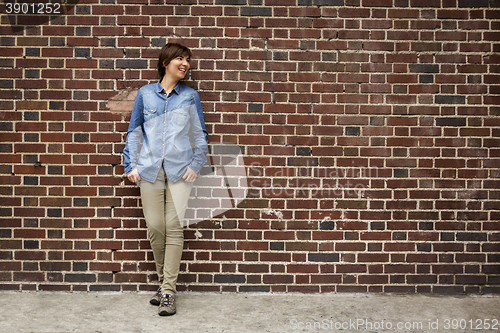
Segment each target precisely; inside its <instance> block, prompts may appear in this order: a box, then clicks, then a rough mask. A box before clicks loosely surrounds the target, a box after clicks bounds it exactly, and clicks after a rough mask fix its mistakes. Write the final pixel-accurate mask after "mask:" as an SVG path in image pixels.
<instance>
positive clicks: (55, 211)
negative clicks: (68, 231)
mask: <svg viewBox="0 0 500 333" xmlns="http://www.w3.org/2000/svg"><path fill="white" fill-rule="evenodd" d="M47 216H48V217H62V209H61V208H48V209H47Z"/></svg>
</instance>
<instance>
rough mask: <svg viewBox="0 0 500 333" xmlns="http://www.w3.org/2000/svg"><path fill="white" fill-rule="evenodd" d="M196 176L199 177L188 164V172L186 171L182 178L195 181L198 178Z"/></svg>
mask: <svg viewBox="0 0 500 333" xmlns="http://www.w3.org/2000/svg"><path fill="white" fill-rule="evenodd" d="M196 177H198V175H197V174H196V172H194V171H193V169H191V168H190V167H189V166H188V167H187V169H186V173H184V176H182V179H184V180H185V181H187V182H194V181H195V180H196Z"/></svg>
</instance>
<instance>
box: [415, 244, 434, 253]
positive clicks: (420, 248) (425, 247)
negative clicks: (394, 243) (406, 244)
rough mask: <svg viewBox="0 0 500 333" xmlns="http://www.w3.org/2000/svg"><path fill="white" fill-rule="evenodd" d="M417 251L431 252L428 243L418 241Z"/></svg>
mask: <svg viewBox="0 0 500 333" xmlns="http://www.w3.org/2000/svg"><path fill="white" fill-rule="evenodd" d="M417 251H419V252H431V244H429V243H418V244H417Z"/></svg>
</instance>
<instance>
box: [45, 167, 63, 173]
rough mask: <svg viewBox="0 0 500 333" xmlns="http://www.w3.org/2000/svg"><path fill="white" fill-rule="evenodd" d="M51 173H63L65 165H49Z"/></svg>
mask: <svg viewBox="0 0 500 333" xmlns="http://www.w3.org/2000/svg"><path fill="white" fill-rule="evenodd" d="M47 170H48V173H49V175H62V174H63V167H62V166H60V165H49V166H48V168H47Z"/></svg>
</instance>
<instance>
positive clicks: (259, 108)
mask: <svg viewBox="0 0 500 333" xmlns="http://www.w3.org/2000/svg"><path fill="white" fill-rule="evenodd" d="M263 110H264V108H263V105H262V104H249V105H248V112H254V113H262V112H263Z"/></svg>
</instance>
